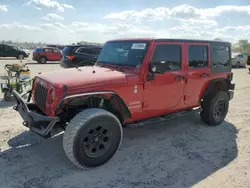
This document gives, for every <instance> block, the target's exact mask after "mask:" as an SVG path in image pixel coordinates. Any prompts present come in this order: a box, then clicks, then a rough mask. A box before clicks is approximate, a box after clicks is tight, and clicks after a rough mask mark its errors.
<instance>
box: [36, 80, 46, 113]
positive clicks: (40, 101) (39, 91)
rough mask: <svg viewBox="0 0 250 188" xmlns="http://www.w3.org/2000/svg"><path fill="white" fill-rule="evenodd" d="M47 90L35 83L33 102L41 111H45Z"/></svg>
mask: <svg viewBox="0 0 250 188" xmlns="http://www.w3.org/2000/svg"><path fill="white" fill-rule="evenodd" d="M47 94H48V89H47V88H46V87H44V86H43V85H41V84H39V83H37V84H36V89H35V97H34V98H35V102H36V104H37V106H38V107H40V109H41V110H45V107H46V100H47Z"/></svg>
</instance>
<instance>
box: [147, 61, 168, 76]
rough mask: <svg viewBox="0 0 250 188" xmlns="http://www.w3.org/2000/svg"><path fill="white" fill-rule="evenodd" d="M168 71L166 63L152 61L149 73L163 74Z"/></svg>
mask: <svg viewBox="0 0 250 188" xmlns="http://www.w3.org/2000/svg"><path fill="white" fill-rule="evenodd" d="M167 69H168V65H167V63H166V61H152V62H151V64H150V71H151V72H152V73H154V74H164V73H165V72H166V70H167Z"/></svg>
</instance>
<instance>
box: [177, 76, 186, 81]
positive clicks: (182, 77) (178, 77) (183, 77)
mask: <svg viewBox="0 0 250 188" xmlns="http://www.w3.org/2000/svg"><path fill="white" fill-rule="evenodd" d="M184 79H185V76H181V75H178V76H176V77H175V80H177V81H180V80H184Z"/></svg>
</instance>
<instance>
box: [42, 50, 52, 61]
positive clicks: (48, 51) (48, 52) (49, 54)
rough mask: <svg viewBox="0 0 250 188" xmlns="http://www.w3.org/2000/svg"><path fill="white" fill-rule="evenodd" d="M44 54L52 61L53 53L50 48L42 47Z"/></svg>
mask: <svg viewBox="0 0 250 188" xmlns="http://www.w3.org/2000/svg"><path fill="white" fill-rule="evenodd" d="M44 53H45V56H46V57H47V60H48V61H54V59H55V58H54V53H53V50H52V49H51V48H45V49H44Z"/></svg>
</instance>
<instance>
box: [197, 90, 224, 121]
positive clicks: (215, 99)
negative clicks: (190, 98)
mask: <svg viewBox="0 0 250 188" xmlns="http://www.w3.org/2000/svg"><path fill="white" fill-rule="evenodd" d="M228 108H229V97H228V95H227V93H226V92H224V91H212V92H210V93H209V94H208V95H207V96H206V97H205V98H204V99H203V102H202V111H201V113H200V116H201V119H202V121H203V122H204V123H206V124H208V125H212V126H216V125H219V124H221V123H222V122H223V121H224V119H225V117H226V115H227V112H228Z"/></svg>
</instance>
